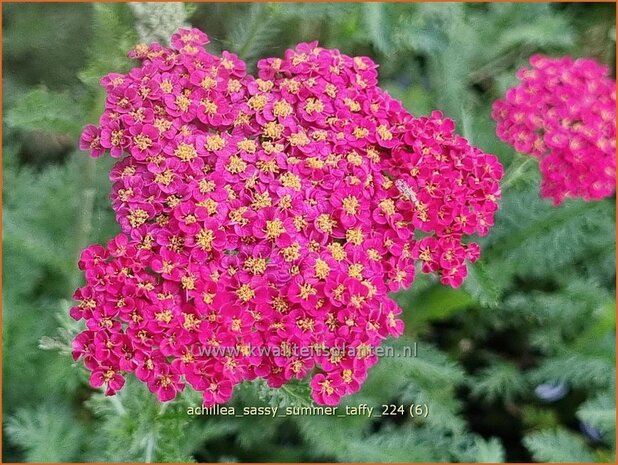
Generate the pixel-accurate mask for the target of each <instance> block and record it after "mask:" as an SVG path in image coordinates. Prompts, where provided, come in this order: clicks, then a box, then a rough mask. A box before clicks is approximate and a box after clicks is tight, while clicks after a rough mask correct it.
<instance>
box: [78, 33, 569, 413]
mask: <svg viewBox="0 0 618 465" xmlns="http://www.w3.org/2000/svg"><path fill="white" fill-rule="evenodd" d="M207 41H208V39H207V37H206V35H205V34H203V33H202V32H201V31H199V30H197V29H181V30H180V31H178V32H177V33H176V34H174V36H173V37H172V46H173V48H172V49H168V48H165V47H162V46H161V45H157V44H153V45H151V46H148V47H137V48H136V49H135V50H133V51H132V52H131V53H130V55H131V56H132V57H134V58H136V59H138V60H141V66H139V67H136V68H134V69H133V70H132V71H131V72H130V73H129V74H128V75H115V74H111V75H108V76H107V77H106V78H104V79H103V80H102V85H103V86H104V88H105V89H106V91H107V93H108V99H107V104H106V108H105V110H104V112H103V115H102V116H101V118H100V127H95V126H87V127H86V128H85V129H84V133H83V135H82V139H81V146H82V148H84V149H88V150H90V151H91V154H92V155H93V156H98V155H100V154H101V153H102V152H103V151H104V150H105V149H108V150H109V151H110V154H111V155H112V156H114V157H121V156H123V155H126V157H125V158H124V159H121V160H119V161H118V162H117V163H116V165H115V166H114V167H113V168H112V170H111V172H110V180H111V181H112V183H113V185H112V195H111V198H112V208H113V209H114V211H115V213H116V217H117V221H118V223H119V225H120V227H121V229H122V234H120V235H118V236H116V237H114V238H113V239H112V240H111V241H109V242H108V244H107V246H106V247H103V246H98V245H94V246H90V247H88V248H87V249H86V250H85V251H84V252H83V253H82V256H81V257H80V261H79V267H80V269H82V270H83V271H84V275H85V278H86V284H85V286H84V287H82V288H80V289H78V290H77V291H76V293H75V296H74V297H75V300H76V301H77V303H76V305H75V306H74V307H73V308H72V309H71V316H72V317H73V318H75V319H77V320H80V319H84V320H85V325H86V328H87V329H86V330H85V331H84V332H82V333H81V334H80V335H78V336H77V337H76V339H75V341H74V352H73V355H74V357H75V358H76V359H83V360H84V364H85V365H86V367H87V368H88V369H89V370H90V371H92V372H93V374H92V379H91V384H92V385H93V386H95V387H100V386H104V385H105V386H106V388H107V391H108V393H109V394H113V393H114V392H116V390H118V389H120V387H121V386H122V385H121V380H124V378H123V376H124V375H126V374H128V373H135V376H136V377H137V378H138V379H139V380H140V381H141V382H143V383H145V384H146V385H147V386H148V388H149V389H150V390H151V391H152V392H153V393H154V394H155V395H156V396H157V397H158V399H159V400H160V401H162V402H166V401H169V400H172V399H174V398H175V397H176V396H177V394H178V392H180V391H181V390H182V389H183V388H184V386H185V384H186V383H188V384H189V385H190V386H191V387H192V388H193V389H195V390H198V391H200V392H201V393H202V394H203V398H204V403H205V405H213V404H216V403H223V402H227V401H228V400H229V399H230V398H231V396H232V393H233V388H234V386H235V385H237V384H239V383H241V382H242V381H245V380H253V379H256V378H258V377H259V378H263V379H265V380H266V382H267V383H268V385H269V386H272V387H280V386H282V385H284V384H285V383H287V382H289V381H290V380H291V379H293V378H296V379H302V378H304V377H306V376H307V374H308V373H309V372H310V371H311V370H313V369H314V368H316V369H318V370H319V372H320V374H317V375H315V376H313V378H312V381H311V387H312V393H313V394H312V395H313V398H314V400H315V401H316V402H318V403H322V404H327V405H336V404H337V403H338V402H339V401H340V399H341V397H342V396H344V395H349V394H352V393H354V392H357V391H358V390H359V389H360V388H361V385H362V383H363V382H364V380H365V378H366V376H367V370H368V368H369V367H370V366H372V365H373V364H375V363H377V356H376V355H375V353H374V352H373V350H374V349H375V348H376V347H378V346H379V345H380V344H381V343H382V341H383V340H384V339H386V338H387V337H396V336H399V335H401V334H402V333H403V329H404V328H403V322H402V321H401V319H400V318H399V315H400V314H401V309H400V308H399V307H398V306H397V305H396V304H395V302H393V301H392V300H390V298H389V295H388V293H389V292H391V291H397V290H399V289H401V288H403V287H407V286H409V285H411V284H412V282H413V280H414V277H415V264H416V263H418V262H420V263H421V264H422V266H421V269H422V271H424V272H430V273H437V274H439V276H440V279H441V281H442V282H443V283H445V284H447V285H452V286H459V285H460V284H461V282H462V281H463V278H464V277H465V275H466V271H467V268H466V266H467V265H466V261H474V260H476V259H478V256H479V249H478V246H476V245H475V244H473V243H472V244H467V237H466V236H467V235H472V234H480V235H483V234H486V233H487V232H488V230H489V227H490V226H491V224H492V223H493V215H494V213H495V211H496V209H497V203H496V202H497V200H498V199H499V197H500V188H499V180H500V178H501V177H502V167H501V165H500V164H499V162H498V161H497V159H496V158H495V157H494V156H493V155H489V154H485V153H483V152H482V151H481V150H479V149H477V148H475V147H472V146H470V144H469V143H468V142H467V141H466V140H465V139H464V138H462V137H460V136H457V135H456V134H455V133H454V124H453V122H452V121H451V120H449V119H447V118H445V117H443V115H442V114H440V113H438V112H434V113H433V114H432V115H431V116H429V117H419V118H416V117H413V116H412V115H410V114H409V113H408V112H406V111H405V109H404V108H403V106H402V105H401V104H400V103H399V102H397V101H396V100H394V99H392V98H391V97H390V96H389V95H388V94H387V93H385V92H384V91H382V90H381V89H380V88H379V87H377V71H376V68H377V66H376V65H375V64H374V63H373V62H372V61H371V60H370V59H369V58H367V57H357V58H352V57H348V56H346V55H343V54H342V53H340V52H339V51H338V50H328V49H323V48H321V47H319V46H318V45H317V44H316V43H305V44H299V45H298V46H297V47H296V48H295V49H294V50H288V51H286V53H285V56H284V57H283V58H273V59H266V60H261V61H260V62H259V63H258V69H259V71H258V78H254V77H251V76H247V75H246V66H245V64H244V63H243V62H242V61H241V60H239V59H238V57H237V56H236V55H233V54H231V53H228V52H223V53H222V54H221V56H215V55H212V54H210V53H208V52H206V51H205V50H204V49H203V48H202V45H203V44H205V43H207ZM548 143H550V142H548ZM551 143H553V144H564V141H562V140H559V138H556V140H553V141H551ZM417 230H420V231H422V235H423V238H422V239H419V240H416V239H415V238H414V237H415V232H416V231H417ZM334 348H341V349H342V351H340V352H337V351H334V350H331V349H334ZM345 348H350V349H351V353H347V352H344V350H345ZM265 349H268V350H269V351H270V352H264V350H265Z"/></svg>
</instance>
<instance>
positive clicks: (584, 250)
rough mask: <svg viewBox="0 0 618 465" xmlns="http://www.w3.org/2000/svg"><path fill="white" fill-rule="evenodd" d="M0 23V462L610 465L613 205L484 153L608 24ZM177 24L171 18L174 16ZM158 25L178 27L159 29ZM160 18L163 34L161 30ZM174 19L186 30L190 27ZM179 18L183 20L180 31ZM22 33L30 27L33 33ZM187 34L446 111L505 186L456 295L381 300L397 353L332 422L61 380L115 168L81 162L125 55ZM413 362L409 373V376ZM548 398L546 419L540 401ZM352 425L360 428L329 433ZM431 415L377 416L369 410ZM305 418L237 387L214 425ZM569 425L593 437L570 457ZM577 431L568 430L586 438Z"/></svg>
mask: <svg viewBox="0 0 618 465" xmlns="http://www.w3.org/2000/svg"><path fill="white" fill-rule="evenodd" d="M151 7H152V5H146V4H141V6H140V5H132V6H131V5H127V4H110V3H95V4H72V5H68V4H67V5H61V4H50V5H42V4H20V5H17V4H10V5H3V12H4V17H3V21H4V31H3V39H4V43H5V44H6V46H5V49H4V57H3V58H4V60H5V76H4V79H3V80H4V90H5V95H6V98H5V100H4V109H3V110H4V115H5V119H4V121H3V130H4V135H5V137H4V139H3V160H2V162H3V172H4V183H3V279H4V293H3V354H4V357H5V358H4V364H3V380H4V385H3V399H4V402H3V414H4V418H5V423H4V434H5V441H4V442H3V445H4V450H3V458H4V459H5V461H36V462H46V461H127V462H148V461H161V462H185V461H200V462H216V461H228V462H232V461H246V462H259V461H266V462H276V461H283V462H294V461H360V462H367V461H370V462H371V461H375V462H414V461H423V462H431V461H437V462H441V461H449V462H502V461H527V460H530V459H534V460H541V461H571V462H572V461H607V462H612V461H613V460H614V458H615V457H614V449H615V353H616V352H615V324H616V322H615V201H614V200H613V199H610V200H605V201H602V202H593V203H586V202H581V201H577V200H569V201H567V202H565V203H564V205H562V206H561V207H560V208H554V207H552V206H551V204H550V203H549V202H547V201H543V200H540V199H539V197H538V185H539V179H538V174H537V173H538V168H537V166H536V164H535V163H534V162H531V161H529V159H528V158H525V157H522V156H521V155H518V154H516V153H514V152H513V150H512V149H511V148H510V147H507V146H506V145H504V144H502V143H501V142H500V141H498V140H497V138H496V136H495V127H494V124H493V122H492V121H491V119H490V116H489V115H490V108H491V103H492V101H493V100H494V99H495V98H497V97H498V96H500V95H501V94H502V93H503V92H504V90H505V89H506V87H507V86H509V85H511V84H512V83H513V82H514V71H515V69H516V68H517V67H519V66H521V65H523V64H524V63H525V62H526V60H527V57H528V56H529V55H530V54H532V53H548V54H554V55H560V54H571V55H574V56H581V55H591V56H595V57H597V58H598V59H600V60H601V61H604V62H606V63H611V62H612V61H614V60H615V57H614V46H615V36H612V35H611V33H610V31H613V30H614V28H615V16H614V10H613V8H611V5H594V6H593V5H591V6H588V5H586V6H585V8H584V7H582V6H578V5H576V4H565V5H555V4H529V5H521V4H514V3H497V4H482V5H481V4H457V3H450V4H449V3H447V4H434V3H414V4H412V3H409V4H394V3H345V4H343V3H320V4H311V3H298V4H290V3H267V4H252V5H247V4H222V3H221V4H217V3H215V4H190V5H186V6H185V5H168V6H166V7H165V8H168V10H165V9H160V8H159V7H157V8H151ZM185 8H186V9H185ZM172 10H173V11H172ZM164 11H165V12H168V13H169V12H172V13H169V14H168V13H165V14H163V13H162V12H164ZM185 13H186V15H185ZM187 17H190V19H189V20H187ZM35 20H36V24H37V27H36V28H35V27H32V24H33V21H35ZM175 22H177V23H178V25H180V23H183V22H190V23H192V24H194V25H196V26H199V27H201V28H203V29H204V30H205V31H206V32H207V33H208V34H209V36H210V38H211V41H212V43H211V44H210V45H211V49H212V50H217V49H222V48H226V49H231V50H232V51H235V52H236V53H238V54H239V56H240V57H241V58H243V59H244V60H246V61H247V62H248V64H249V65H250V67H253V66H254V65H255V62H256V61H257V59H259V58H260V57H264V56H277V55H280V54H281V53H282V52H283V50H284V49H285V48H286V47H289V46H292V45H294V44H295V43H298V42H300V41H313V40H319V42H320V44H321V45H323V46H328V47H339V48H341V49H342V51H344V52H345V53H347V54H350V55H368V56H371V57H372V58H374V59H375V60H376V61H377V62H378V63H379V65H380V79H381V85H382V86H383V87H384V88H386V89H387V90H388V91H389V92H390V93H391V94H392V95H393V96H395V97H396V98H399V99H401V100H402V102H403V104H404V105H405V106H406V107H407V108H408V109H409V110H410V111H412V112H413V113H415V114H419V115H420V114H426V113H428V112H430V111H431V110H433V109H440V110H442V111H443V112H445V113H446V114H447V115H449V116H451V117H453V118H454V119H455V121H456V123H457V126H458V130H459V132H461V133H462V134H464V135H465V136H466V137H468V138H469V139H470V140H471V141H472V142H473V143H474V144H476V145H478V146H480V147H481V148H483V149H484V150H486V151H489V152H492V153H495V154H497V155H498V156H499V158H500V160H501V162H502V163H503V165H504V166H505V169H506V176H505V180H504V183H503V199H502V201H501V209H500V211H499V213H498V215H497V217H496V224H495V227H494V228H493V229H492V231H491V234H490V235H489V236H487V237H484V238H478V241H479V243H480V244H481V246H482V250H483V251H482V258H481V260H480V261H479V262H477V263H476V264H474V265H472V266H470V270H469V276H468V279H467V280H466V282H465V284H464V285H463V286H462V287H461V288H459V289H451V288H447V287H443V286H441V285H440V284H439V283H438V282H437V280H436V278H435V277H433V276H428V275H423V274H422V273H420V271H419V272H418V273H417V278H416V281H415V283H414V285H413V286H412V288H411V289H409V290H405V291H402V292H400V293H398V294H396V295H394V296H393V298H394V299H395V300H396V301H397V302H398V303H399V304H400V305H401V306H402V308H403V309H404V313H403V318H404V320H405V322H406V332H405V335H404V336H403V337H402V338H400V339H397V340H392V341H391V340H389V341H386V342H385V347H387V348H392V350H393V351H394V352H393V353H394V355H395V356H393V357H384V358H383V359H382V360H381V361H380V363H378V364H377V365H376V366H375V367H373V368H372V369H371V370H370V373H369V377H368V379H367V381H366V383H365V385H364V386H363V389H362V390H361V391H360V392H358V393H357V394H355V395H353V396H350V397H349V398H346V399H344V401H343V402H342V404H341V405H340V406H339V409H340V410H339V412H340V413H342V416H341V417H339V416H306V415H305V416H296V415H287V416H285V415H284V416H282V417H278V418H269V417H261V416H244V417H234V416H233V417H227V416H224V415H221V416H213V415H193V416H191V415H189V414H188V413H187V412H188V409H189V408H190V407H195V406H198V405H199V404H200V398H199V396H198V395H196V394H195V393H190V392H185V393H183V394H182V396H181V397H180V399H177V400H176V401H174V402H172V403H170V404H166V405H161V404H159V403H158V402H157V401H156V400H155V398H154V396H153V395H152V394H151V393H149V392H148V390H147V389H146V388H145V387H144V386H143V385H142V384H141V383H138V382H136V381H135V380H134V379H133V378H131V377H129V379H128V380H127V385H126V387H125V389H123V390H122V391H121V392H120V393H119V394H118V395H117V396H116V397H111V398H110V397H105V396H103V394H102V393H101V392H100V391H93V390H92V389H91V388H90V387H89V386H88V380H87V373H86V371H85V370H84V369H83V367H81V365H80V364H75V363H73V362H72V360H71V358H70V356H69V355H68V353H69V352H70V341H71V339H72V337H73V335H74V334H75V333H76V332H78V331H79V330H80V328H81V327H80V324H77V323H75V322H73V321H72V320H70V319H69V318H68V316H67V313H68V308H69V307H70V305H71V303H70V297H71V293H72V292H73V290H74V288H75V287H77V286H78V285H79V284H80V282H81V279H82V277H81V275H80V273H79V271H78V270H77V267H76V262H77V257H78V253H79V251H80V250H81V249H82V248H83V247H84V246H85V245H86V244H88V243H92V242H102V241H106V240H108V239H109V238H110V237H111V236H112V235H113V234H114V233H115V232H116V231H117V225H116V224H115V222H114V217H113V212H112V210H111V208H110V205H109V199H108V194H109V190H110V185H109V181H108V179H107V173H108V171H109V168H110V166H111V164H112V160H109V159H106V158H101V159H98V160H96V161H94V160H90V159H88V158H87V157H86V155H85V154H83V153H80V152H78V151H76V145H77V140H78V136H79V132H80V130H81V128H82V127H83V125H85V124H87V123H91V122H96V120H97V118H98V115H99V114H100V111H101V108H102V106H103V93H102V90H101V89H100V87H99V84H98V82H99V79H100V78H101V76H103V75H104V74H107V73H109V72H113V71H115V72H124V71H127V70H129V69H130V67H131V63H130V61H129V60H128V59H127V58H126V52H127V51H128V50H129V49H130V48H131V47H132V46H133V45H134V44H135V42H136V41H137V40H138V39H148V38H156V39H157V40H165V37H166V36H167V35H168V34H169V31H170V30H172V29H174V28H175V24H174V23H175ZM410 347H415V348H416V354H415V355H414V356H403V355H402V354H403V353H404V350H405V349H406V348H410ZM558 382H560V383H562V385H563V386H564V389H565V391H566V396H565V397H564V398H563V399H561V400H559V401H555V402H549V401H542V400H541V399H539V398H538V397H537V395H536V394H535V388H536V387H537V386H538V385H539V384H542V383H558ZM360 404H367V405H368V406H370V407H373V408H374V409H375V410H374V414H373V415H372V416H371V417H369V416H363V415H358V416H351V415H345V414H343V413H345V408H346V406H347V407H354V406H358V405H360ZM383 404H386V405H391V404H392V405H395V406H399V405H404V406H406V407H409V406H410V405H412V404H414V405H422V406H426V407H427V416H426V417H424V416H423V415H420V416H419V415H417V416H415V417H412V416H410V415H408V414H405V415H392V416H384V415H378V414H381V412H382V407H381V406H382V405H383ZM228 405H229V406H233V407H235V408H236V409H238V411H242V409H243V408H244V407H248V406H271V407H278V408H279V409H280V410H279V411H280V412H285V409H287V408H293V407H309V406H312V405H313V403H312V401H311V399H310V396H309V388H308V384H307V380H301V381H295V382H293V383H290V384H288V385H286V386H285V387H284V388H282V389H272V388H270V387H268V386H267V385H266V383H264V382H261V381H255V382H252V383H249V382H246V383H243V384H242V385H240V386H238V387H237V388H236V391H235V395H234V398H233V399H232V401H231V402H230V403H229V404H228ZM582 425H585V427H586V428H588V430H589V429H590V428H594V429H596V430H597V431H598V433H599V436H600V438H593V437H590V438H589V439H586V436H585V435H584V433H582V432H581V431H582V430H583V431H586V428H581V426H582ZM580 428H581V430H580Z"/></svg>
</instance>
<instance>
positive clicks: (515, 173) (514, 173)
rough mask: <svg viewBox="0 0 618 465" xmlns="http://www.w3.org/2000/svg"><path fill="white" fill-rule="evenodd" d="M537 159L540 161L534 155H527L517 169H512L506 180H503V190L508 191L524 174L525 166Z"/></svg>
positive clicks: (505, 177)
mask: <svg viewBox="0 0 618 465" xmlns="http://www.w3.org/2000/svg"><path fill="white" fill-rule="evenodd" d="M535 161H536V162H538V160H537V159H536V158H534V157H525V158H523V159H522V161H521V163H519V165H518V166H517V167H516V168H515V169H513V170H510V172H509V173H507V174H506V175H505V176H504V180H503V181H502V192H504V191H506V190H507V189H508V188H509V187H510V186H511V185H512V184H513V183H514V182H515V181H517V180H518V179H519V178H520V177H521V176H522V175H523V174H524V172H525V168H526V167H527V166H528V165H529V164H530V163H532V162H535Z"/></svg>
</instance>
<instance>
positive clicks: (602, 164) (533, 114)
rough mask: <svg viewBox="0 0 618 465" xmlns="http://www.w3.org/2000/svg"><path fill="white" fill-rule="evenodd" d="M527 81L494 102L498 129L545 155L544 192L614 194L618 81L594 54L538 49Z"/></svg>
mask: <svg viewBox="0 0 618 465" xmlns="http://www.w3.org/2000/svg"><path fill="white" fill-rule="evenodd" d="M530 65H531V66H532V68H521V69H520V70H519V71H518V72H517V77H518V78H519V80H520V81H521V83H520V84H519V85H518V86H516V87H513V88H511V89H509V90H508V91H507V93H506V96H505V98H504V99H501V100H497V101H496V102H495V103H494V106H493V112H492V117H493V118H494V119H495V120H496V122H497V129H496V132H497V134H498V137H500V139H502V140H503V141H505V142H507V143H508V144H511V145H512V146H513V147H514V148H515V150H517V151H519V152H522V153H525V154H528V155H531V156H533V157H535V158H538V159H539V160H540V164H539V168H540V171H541V175H542V177H543V178H542V181H541V196H542V197H545V198H550V199H552V201H553V203H554V205H559V204H561V203H562V202H563V201H564V200H565V199H566V198H569V197H581V198H583V199H584V200H600V199H602V198H605V197H609V196H611V195H613V193H614V190H615V184H616V183H615V173H616V159H615V155H616V108H615V107H616V82H615V81H614V80H611V79H609V78H608V77H607V76H608V74H609V69H608V68H607V67H605V66H602V65H600V64H598V63H597V62H596V61H595V60H593V59H591V58H579V59H575V60H574V59H572V58H570V57H564V58H549V57H545V56H542V55H534V56H532V57H531V58H530Z"/></svg>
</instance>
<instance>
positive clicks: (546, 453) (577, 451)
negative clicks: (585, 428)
mask: <svg viewBox="0 0 618 465" xmlns="http://www.w3.org/2000/svg"><path fill="white" fill-rule="evenodd" d="M524 443H525V444H526V447H528V449H530V450H531V451H532V456H533V457H534V459H535V460H537V461H539V462H594V461H595V460H594V456H593V455H592V453H591V452H590V450H589V449H588V447H587V446H586V444H585V443H584V441H583V440H582V439H581V438H580V437H579V436H577V435H576V434H573V433H571V432H569V431H567V430H565V429H562V428H560V429H556V430H553V431H551V430H550V431H539V432H535V433H530V434H529V435H527V436H526V437H525V438H524Z"/></svg>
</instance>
